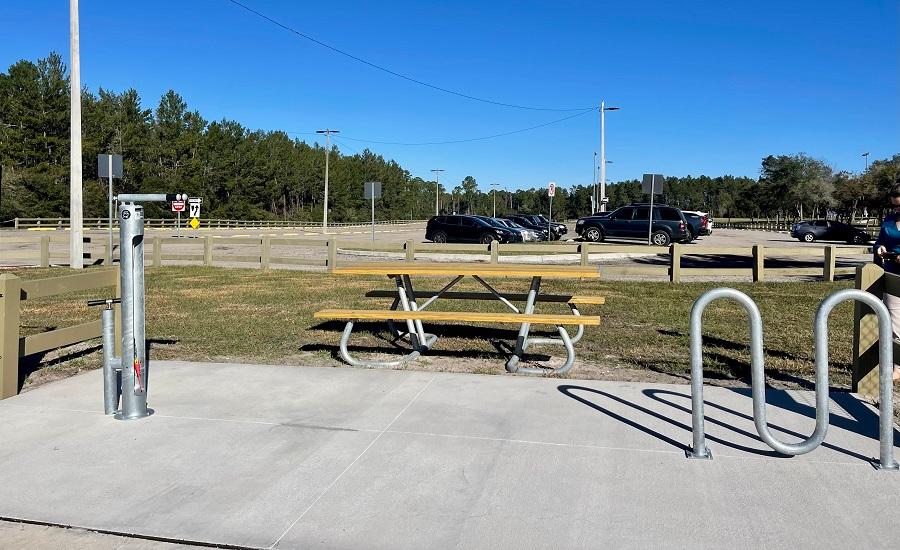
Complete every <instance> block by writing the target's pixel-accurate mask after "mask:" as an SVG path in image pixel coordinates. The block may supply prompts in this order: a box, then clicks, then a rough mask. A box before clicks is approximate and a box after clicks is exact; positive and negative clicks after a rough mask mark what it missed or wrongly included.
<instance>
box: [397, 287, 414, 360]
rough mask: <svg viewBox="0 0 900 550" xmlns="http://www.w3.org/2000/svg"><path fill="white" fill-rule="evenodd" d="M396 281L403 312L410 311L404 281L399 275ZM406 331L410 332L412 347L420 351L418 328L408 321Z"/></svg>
mask: <svg viewBox="0 0 900 550" xmlns="http://www.w3.org/2000/svg"><path fill="white" fill-rule="evenodd" d="M395 280H396V282H397V297H398V298H399V299H400V304H402V305H403V311H410V309H409V301H408V300H407V299H406V289H405V288H403V279H401V278H400V276H399V275H398V276H397V277H396V279H395ZM406 329H407V331H408V332H407V334H409V343H410V345H412V348H413V349H419V336H418V333H417V332H416V326H415V325H414V324H413V321H412V320H411V319H407V321H406Z"/></svg>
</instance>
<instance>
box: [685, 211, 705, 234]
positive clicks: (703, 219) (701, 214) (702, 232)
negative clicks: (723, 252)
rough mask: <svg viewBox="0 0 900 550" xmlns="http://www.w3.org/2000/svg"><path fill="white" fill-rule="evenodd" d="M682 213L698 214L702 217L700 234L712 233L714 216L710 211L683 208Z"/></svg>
mask: <svg viewBox="0 0 900 550" xmlns="http://www.w3.org/2000/svg"><path fill="white" fill-rule="evenodd" d="M681 213H682V214H684V215H685V216H687V215H689V214H696V215H697V216H699V217H700V232H699V233H698V235H700V236H706V235H712V226H713V220H712V216H710V215H709V214H708V213H706V212H700V211H699V210H682V211H681Z"/></svg>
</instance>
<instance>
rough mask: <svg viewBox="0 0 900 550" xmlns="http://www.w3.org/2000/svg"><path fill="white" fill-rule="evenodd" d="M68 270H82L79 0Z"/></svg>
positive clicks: (72, 41) (72, 39) (74, 24)
mask: <svg viewBox="0 0 900 550" xmlns="http://www.w3.org/2000/svg"><path fill="white" fill-rule="evenodd" d="M69 55H70V56H71V58H70V60H69V65H70V66H71V67H72V73H71V75H70V78H69V86H70V90H69V101H70V113H71V116H70V119H69V266H70V267H71V268H72V269H81V268H83V267H84V241H83V236H84V228H83V224H84V220H83V218H82V210H81V193H82V185H81V176H82V173H81V172H82V170H81V55H80V54H79V51H78V0H69Z"/></svg>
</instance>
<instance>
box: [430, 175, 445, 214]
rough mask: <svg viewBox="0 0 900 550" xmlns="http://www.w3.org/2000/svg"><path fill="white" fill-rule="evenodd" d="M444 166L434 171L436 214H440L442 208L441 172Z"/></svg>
mask: <svg viewBox="0 0 900 550" xmlns="http://www.w3.org/2000/svg"><path fill="white" fill-rule="evenodd" d="M443 171H444V169H443V168H435V169H433V170H432V172H434V215H435V216H437V215H438V214H440V210H441V172H443Z"/></svg>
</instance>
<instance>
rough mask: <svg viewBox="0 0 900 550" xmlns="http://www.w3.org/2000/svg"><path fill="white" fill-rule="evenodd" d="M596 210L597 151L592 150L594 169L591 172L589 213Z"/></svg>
mask: <svg viewBox="0 0 900 550" xmlns="http://www.w3.org/2000/svg"><path fill="white" fill-rule="evenodd" d="M596 211H597V151H594V171H593V172H591V214H592V215H593V213H594V212H596Z"/></svg>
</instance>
